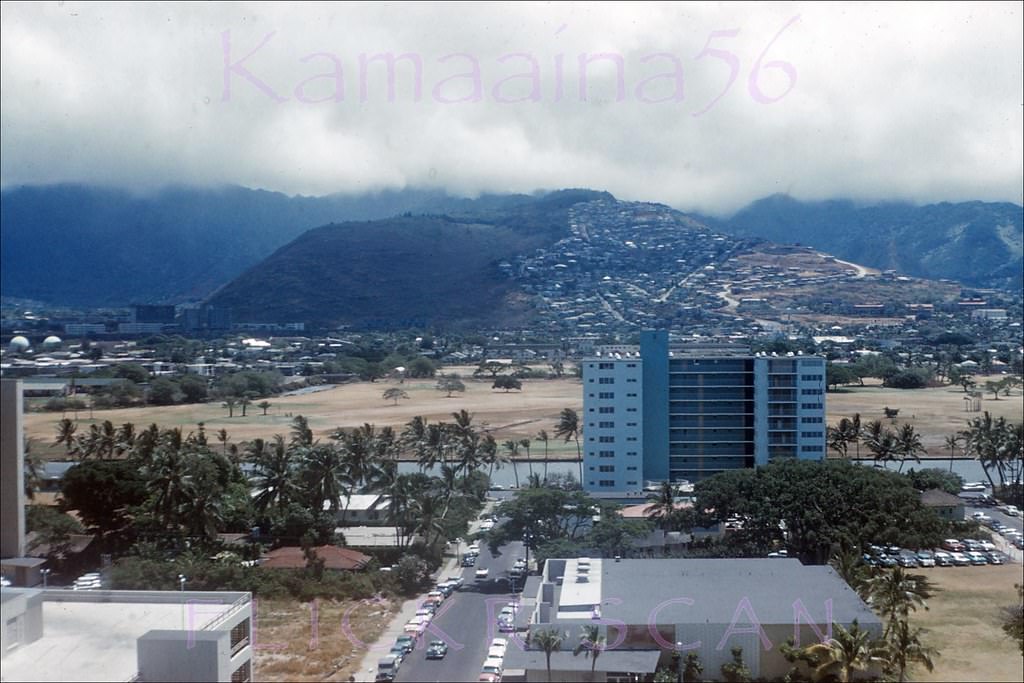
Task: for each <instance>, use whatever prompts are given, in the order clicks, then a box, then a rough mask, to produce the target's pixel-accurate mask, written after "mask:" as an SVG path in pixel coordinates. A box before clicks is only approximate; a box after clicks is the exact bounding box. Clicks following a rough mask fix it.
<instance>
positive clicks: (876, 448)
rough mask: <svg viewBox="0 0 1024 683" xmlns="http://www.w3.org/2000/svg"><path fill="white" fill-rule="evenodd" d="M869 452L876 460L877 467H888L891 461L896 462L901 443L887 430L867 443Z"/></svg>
mask: <svg viewBox="0 0 1024 683" xmlns="http://www.w3.org/2000/svg"><path fill="white" fill-rule="evenodd" d="M867 447H868V450H870V451H871V453H872V455H873V456H874V458H875V465H876V466H878V465H881V466H884V467H888V464H889V462H890V461H892V460H895V459H896V456H897V455H898V454H899V452H900V451H899V443H898V441H897V439H896V435H895V434H893V433H892V432H891V431H890V430H888V429H885V430H883V431H882V433H881V434H879V435H878V436H877V437H876V436H872V437H871V438H870V439H868V441H867Z"/></svg>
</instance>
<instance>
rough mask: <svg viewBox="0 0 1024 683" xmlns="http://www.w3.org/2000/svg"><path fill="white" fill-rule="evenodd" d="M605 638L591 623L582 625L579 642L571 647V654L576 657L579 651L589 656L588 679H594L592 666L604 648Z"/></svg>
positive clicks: (595, 663) (593, 666) (594, 665)
mask: <svg viewBox="0 0 1024 683" xmlns="http://www.w3.org/2000/svg"><path fill="white" fill-rule="evenodd" d="M606 642H607V641H606V639H605V637H604V636H602V635H601V630H600V629H599V628H598V627H597V626H594V625H593V624H588V625H587V626H584V627H583V631H582V633H580V642H579V644H578V645H576V647H575V648H573V651H572V656H573V657H576V656H578V655H579V654H580V653H581V652H582V653H583V654H584V655H585V656H586V657H589V658H590V680H595V677H594V668H595V667H596V666H597V658H598V657H599V656H601V651H602V650H604V648H605V644H606Z"/></svg>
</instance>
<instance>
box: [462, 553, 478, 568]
mask: <svg viewBox="0 0 1024 683" xmlns="http://www.w3.org/2000/svg"><path fill="white" fill-rule="evenodd" d="M475 564H476V557H475V556H473V555H466V556H465V557H463V558H462V566H463V567H472V566H473V565H475Z"/></svg>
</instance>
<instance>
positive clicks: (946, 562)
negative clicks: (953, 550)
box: [935, 550, 953, 567]
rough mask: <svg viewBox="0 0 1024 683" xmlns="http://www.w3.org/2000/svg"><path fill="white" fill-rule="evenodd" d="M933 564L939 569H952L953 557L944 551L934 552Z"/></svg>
mask: <svg viewBox="0 0 1024 683" xmlns="http://www.w3.org/2000/svg"><path fill="white" fill-rule="evenodd" d="M935 564H936V566H939V567H952V566H953V556H952V555H950V554H949V553H947V552H946V551H945V550H936V551H935Z"/></svg>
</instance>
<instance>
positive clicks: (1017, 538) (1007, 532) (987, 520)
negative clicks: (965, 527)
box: [974, 512, 1024, 550]
mask: <svg viewBox="0 0 1024 683" xmlns="http://www.w3.org/2000/svg"><path fill="white" fill-rule="evenodd" d="M974 519H975V520H976V521H978V522H980V523H982V524H984V525H985V526H987V527H988V528H989V529H992V531H994V532H996V533H997V534H999V535H1000V536H1002V537H1003V538H1005V539H1006V541H1007V542H1008V543H1009V544H1010V545H1012V546H1013V547H1014V548H1017V549H1018V550H1024V533H1021V532H1020V531H1018V530H1017V529H1014V528H1013V527H1009V526H1006V525H1005V524H1003V523H1002V522H1000V521H999V520H998V519H992V518H991V517H989V516H988V515H985V514H983V513H978V512H976V513H974Z"/></svg>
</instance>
